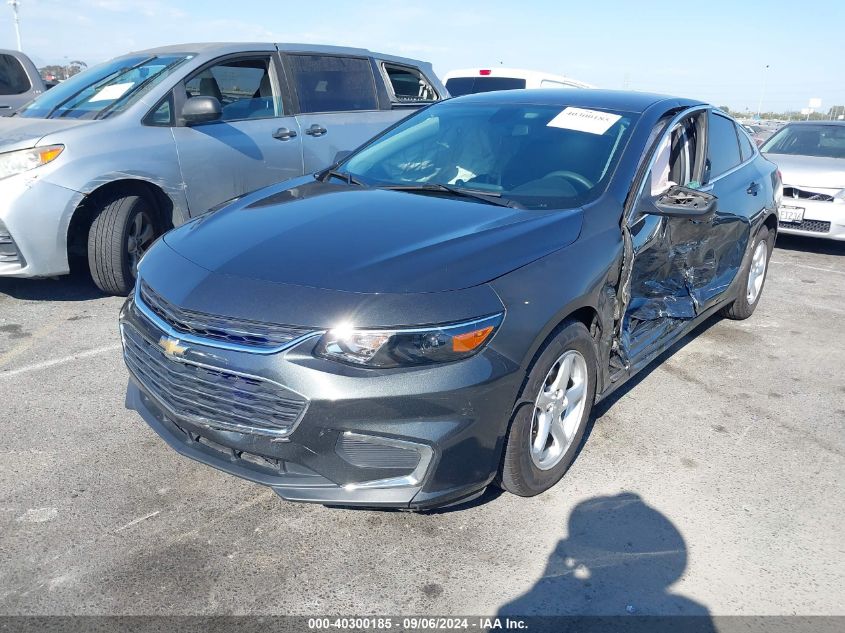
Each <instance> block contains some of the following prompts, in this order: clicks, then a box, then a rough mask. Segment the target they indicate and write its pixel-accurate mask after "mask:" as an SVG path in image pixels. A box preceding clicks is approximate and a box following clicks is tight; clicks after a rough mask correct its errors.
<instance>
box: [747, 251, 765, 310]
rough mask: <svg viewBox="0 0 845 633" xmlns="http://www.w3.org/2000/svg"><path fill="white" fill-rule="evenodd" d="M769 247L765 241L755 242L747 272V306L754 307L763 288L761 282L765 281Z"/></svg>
mask: <svg viewBox="0 0 845 633" xmlns="http://www.w3.org/2000/svg"><path fill="white" fill-rule="evenodd" d="M768 255H769V245H768V243H767V242H766V241H765V240H760V241H759V242H757V246H756V247H755V248H754V255H752V257H751V268H750V269H749V271H748V288H747V293H746V296H745V298H746V300H747V301H748V305H754V302H755V301H757V297H759V296H760V290H762V288H763V281H764V280H765V279H766V266H767V265H768V263H769V262H768V260H769V257H768Z"/></svg>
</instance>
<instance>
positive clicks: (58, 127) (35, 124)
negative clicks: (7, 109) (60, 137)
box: [0, 116, 93, 152]
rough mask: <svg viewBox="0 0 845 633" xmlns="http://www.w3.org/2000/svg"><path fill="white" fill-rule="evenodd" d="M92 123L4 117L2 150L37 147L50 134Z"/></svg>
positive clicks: (0, 128)
mask: <svg viewBox="0 0 845 633" xmlns="http://www.w3.org/2000/svg"><path fill="white" fill-rule="evenodd" d="M91 123H93V121H91V120H83V121H79V120H72V119H27V118H23V117H18V116H13V117H2V118H0V152H10V151H12V150H16V149H27V148H30V147H35V146H36V145H38V141H40V140H41V139H42V138H44V137H45V136H47V135H48V134H53V133H55V132H62V131H64V130H68V129H70V128H73V127H79V126H80V125H90V124H91Z"/></svg>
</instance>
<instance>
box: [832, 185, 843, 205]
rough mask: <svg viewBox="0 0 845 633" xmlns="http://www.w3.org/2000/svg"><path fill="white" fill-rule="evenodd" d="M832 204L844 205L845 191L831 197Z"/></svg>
mask: <svg viewBox="0 0 845 633" xmlns="http://www.w3.org/2000/svg"><path fill="white" fill-rule="evenodd" d="M833 201H834V202H839V203H840V204H841V203H845V189H843V190H842V191H840V192H839V193H837V194H836V195H835V196H833Z"/></svg>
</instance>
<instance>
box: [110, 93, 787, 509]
mask: <svg viewBox="0 0 845 633" xmlns="http://www.w3.org/2000/svg"><path fill="white" fill-rule="evenodd" d="M779 185H780V183H779V181H778V176H777V172H776V170H775V167H774V165H772V164H771V163H770V162H768V161H767V160H765V159H764V158H762V157H761V156H760V154H759V153H758V151H757V150H756V148H755V147H754V146H753V144H752V143H751V141H750V140H749V138H748V136H747V134H746V133H745V132H744V131H742V130H741V129H739V127H738V126H737V124H736V123H735V122H734V121H733V120H732V119H730V118H729V117H728V116H726V115H725V114H723V113H721V112H719V111H717V110H715V109H713V108H712V107H711V106H708V105H706V104H702V103H699V102H696V101H690V100H685V99H677V98H671V97H664V96H657V95H647V94H642V93H625V92H608V91H599V90H585V91H571V90H570V91H565V90H562V91H509V92H498V93H487V94H482V95H472V96H467V97H462V98H458V99H453V100H449V101H444V102H442V103H438V104H435V105H433V106H430V107H428V108H426V109H424V110H422V111H420V112H418V113H417V114H415V115H413V116H411V117H409V118H408V119H406V120H405V121H403V122H401V123H399V124H397V125H396V126H394V127H393V128H391V129H390V130H388V131H387V132H385V133H383V134H382V135H380V136H379V137H376V138H375V139H373V140H372V141H371V142H370V143H368V144H367V145H365V146H364V147H362V148H361V149H359V150H357V151H356V152H355V153H353V154H352V155H351V156H350V157H348V158H346V159H345V160H344V161H343V162H341V163H340V164H338V165H335V166H334V167H333V168H330V169H326V170H324V171H321V172H319V173H317V174H314V175H309V176H305V177H302V178H299V179H296V180H293V181H290V182H288V183H285V184H282V185H278V186H274V187H271V188H268V189H263V190H260V191H256V192H254V193H252V194H249V195H247V196H244V197H242V198H241V199H239V200H237V201H236V202H233V203H231V204H229V205H228V206H225V207H224V208H222V209H220V210H218V211H216V212H213V213H210V214H208V215H205V216H203V217H200V218H197V219H196V220H193V221H191V222H189V223H187V224H186V225H184V226H182V227H180V228H179V229H176V230H174V231H171V232H170V233H168V234H167V235H165V236H164V237H163V238H162V239H160V240H159V241H158V242H157V243H156V244H155V245H154V246H153V247H152V248H151V249H150V250H149V252H148V253H147V255H146V256H145V257H144V259H143V260H142V262H141V264H140V268H139V280H138V284H137V286H136V289H135V293H134V295H133V296H132V297H130V299H129V300H128V301H127V303H126V305H125V307H124V309H123V311H122V314H121V332H122V337H123V345H124V355H125V359H126V363H127V365H128V367H129V370H130V374H131V382H130V385H129V391H128V395H127V406H128V407H130V408H131V409H134V410H136V411H137V412H138V413H140V415H141V416H142V417H143V418H144V419H145V420H146V421H147V423H149V424H150V425H151V426H152V427H153V428H154V429H155V430H156V432H157V433H158V434H159V435H161V436H162V438H164V440H165V441H166V442H168V443H169V444H170V445H171V446H172V447H173V448H175V449H176V450H177V451H178V452H180V453H182V454H184V455H187V456H189V457H192V458H194V459H197V460H200V461H202V462H205V463H206V464H209V465H211V466H215V467H217V468H220V469H222V470H225V471H228V472H230V473H232V474H235V475H238V476H241V477H245V478H247V479H250V480H252V481H256V482H259V483H263V484H265V485H268V486H271V487H272V488H273V490H275V491H276V492H277V493H278V494H279V495H281V496H282V497H284V498H285V499H290V500H297V501H313V502H319V503H325V504H342V505H364V506H392V507H402V508H413V509H423V508H429V507H433V506H442V505H447V504H453V503H458V502H461V501H466V500H469V499H472V498H473V497H475V496H477V495H479V494H480V493H481V492H482V491H483V490H484V489H485V488H486V487H487V486H488V485H489V484H491V483H493V482H496V483H497V484H498V485H500V486H502V487H503V488H505V489H506V490H509V491H511V492H513V493H516V494H518V495H524V496H529V495H535V494H538V493H540V492H543V491H544V490H546V489H548V488H549V487H551V486H553V485H554V484H555V483H556V482H557V481H558V480H559V479H560V478H561V477H562V476H563V474H564V473H565V471H566V470H567V469H568V468H569V466H570V465H571V464H572V462H573V460H574V458H575V455H576V453H577V451H578V448H579V445H580V444H581V442H582V440H583V438H584V434H585V429H586V428H587V423H588V420H589V417H590V411H591V409H592V407H593V405H594V403H596V402H598V401H600V400H602V399H603V398H606V397H607V396H608V395H609V394H610V393H612V392H613V391H614V390H615V389H617V388H618V387H619V386H620V385H622V384H623V383H624V382H625V381H626V380H627V379H628V378H630V377H631V376H632V375H634V374H635V373H636V372H637V371H638V370H639V369H641V368H642V367H644V366H645V365H647V364H648V363H649V362H651V361H652V360H653V359H654V358H655V357H656V356H657V355H658V354H659V353H660V352H662V351H664V350H665V349H666V348H667V347H668V346H670V345H671V344H672V343H673V342H674V341H676V340H678V338H680V337H681V336H683V335H684V334H686V333H687V332H689V331H690V329H692V328H693V327H694V326H695V325H696V324H698V323H700V322H701V321H702V320H703V319H705V318H707V317H708V316H710V315H712V314H714V313H721V314H724V315H726V316H727V317H729V318H734V319H744V318H747V317H749V316H751V314H752V313H753V312H754V309H755V308H756V306H757V304H758V303H759V301H760V295H761V291H762V288H763V283H764V280H765V276H766V270H767V265H768V260H769V255H770V253H771V250H772V246H773V243H774V239H775V233H776V231H777V215H776V214H777V201H776V200H775V192H776V191H777V190H778V189H779Z"/></svg>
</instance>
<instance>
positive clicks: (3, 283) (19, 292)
mask: <svg viewBox="0 0 845 633" xmlns="http://www.w3.org/2000/svg"><path fill="white" fill-rule="evenodd" d="M0 294H6V295H9V296H10V297H14V298H15V299H21V300H24V301H89V300H91V299H101V298H102V297H103V296H104V295H103V293H102V292H101V291H100V290H99V288H97V286H95V285H94V281H93V280H92V279H91V275H90V274H89V273H88V271H87V269H85V267H78V268H74V267H72V268H71V273H70V275H66V276H63V277H54V278H49V279H16V278H11V277H3V278H0Z"/></svg>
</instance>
